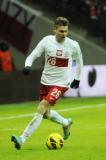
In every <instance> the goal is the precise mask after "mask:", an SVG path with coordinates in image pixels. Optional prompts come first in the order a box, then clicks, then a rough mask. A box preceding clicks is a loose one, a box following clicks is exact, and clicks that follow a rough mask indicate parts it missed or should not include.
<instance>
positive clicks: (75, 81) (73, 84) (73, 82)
mask: <svg viewBox="0 0 106 160" xmlns="http://www.w3.org/2000/svg"><path fill="white" fill-rule="evenodd" d="M79 83H80V81H79V80H76V79H74V80H73V81H72V83H71V85H70V87H71V88H74V89H77V88H79Z"/></svg>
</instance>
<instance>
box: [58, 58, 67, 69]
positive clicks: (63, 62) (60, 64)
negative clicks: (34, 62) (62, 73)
mask: <svg viewBox="0 0 106 160" xmlns="http://www.w3.org/2000/svg"><path fill="white" fill-rule="evenodd" d="M56 66H57V67H67V66H68V59H66V58H56Z"/></svg>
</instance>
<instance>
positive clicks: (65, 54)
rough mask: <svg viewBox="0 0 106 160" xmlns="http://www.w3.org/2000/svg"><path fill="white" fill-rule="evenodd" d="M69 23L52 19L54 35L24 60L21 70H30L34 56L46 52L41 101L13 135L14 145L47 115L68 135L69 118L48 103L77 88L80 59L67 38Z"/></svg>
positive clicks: (19, 145) (75, 48) (73, 45)
mask: <svg viewBox="0 0 106 160" xmlns="http://www.w3.org/2000/svg"><path fill="white" fill-rule="evenodd" d="M69 26H70V23H69V21H68V19H67V18H65V17H57V18H56V20H55V22H54V28H53V29H54V35H48V36H46V37H44V38H43V39H42V40H41V41H40V42H39V43H38V45H37V46H36V47H35V49H34V50H33V51H32V53H31V54H30V55H29V56H28V57H27V59H26V61H25V67H24V70H23V73H24V74H30V72H31V66H32V63H33V62H34V60H36V59H37V58H38V57H40V56H41V54H45V66H44V70H43V72H42V76H41V85H40V103H39V105H38V107H37V110H36V113H35V116H34V117H33V119H32V120H31V122H30V123H29V124H28V126H27V127H26V128H25V130H24V132H23V133H22V134H21V135H20V136H16V135H12V137H11V140H12V141H13V142H14V144H15V148H17V149H20V148H21V146H22V144H23V143H24V142H25V141H26V140H27V138H28V137H30V136H31V135H32V133H33V132H34V131H35V130H36V129H37V128H38V126H39V125H40V124H41V122H42V119H43V118H46V119H49V120H51V121H54V122H57V123H59V124H61V125H62V128H63V137H64V139H67V138H68V137H69V135H70V127H71V124H72V119H71V118H64V117H63V116H61V115H60V114H59V113H58V112H57V111H55V110H52V109H51V106H53V105H55V103H56V101H57V100H58V99H59V98H60V97H61V96H62V95H63V94H64V93H65V92H66V91H67V90H68V89H69V88H70V87H71V88H74V89H76V88H78V87H79V83H80V76H81V70H82V66H83V59H82V53H81V49H80V46H79V44H78V42H76V41H74V40H72V39H70V38H68V37H67V36H68V31H69ZM72 60H76V64H77V68H76V75H75V77H74V78H73V79H74V80H73V81H72V83H71V75H70V71H71V67H72Z"/></svg>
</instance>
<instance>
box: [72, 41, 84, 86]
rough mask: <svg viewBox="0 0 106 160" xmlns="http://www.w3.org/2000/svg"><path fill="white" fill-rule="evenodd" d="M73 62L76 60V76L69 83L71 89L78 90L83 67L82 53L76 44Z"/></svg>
mask: <svg viewBox="0 0 106 160" xmlns="http://www.w3.org/2000/svg"><path fill="white" fill-rule="evenodd" d="M75 60H76V74H75V78H74V80H73V81H72V83H71V88H74V89H77V88H79V84H80V77H81V71H82V67H83V58H82V52H81V49H80V47H79V45H78V44H77V46H76V55H75Z"/></svg>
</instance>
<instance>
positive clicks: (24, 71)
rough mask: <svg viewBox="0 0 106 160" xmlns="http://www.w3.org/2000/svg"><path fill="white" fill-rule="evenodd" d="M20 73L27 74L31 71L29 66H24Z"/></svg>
mask: <svg viewBox="0 0 106 160" xmlns="http://www.w3.org/2000/svg"><path fill="white" fill-rule="evenodd" d="M22 73H23V74H25V75H29V74H30V73H31V67H29V66H27V67H24V69H23V71H22Z"/></svg>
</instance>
